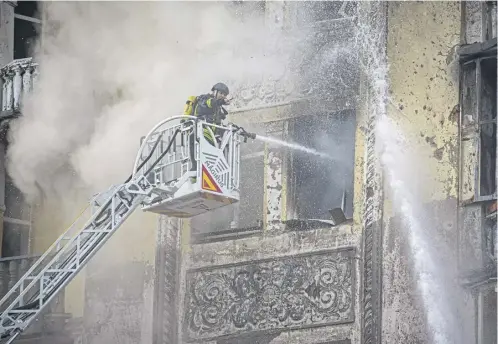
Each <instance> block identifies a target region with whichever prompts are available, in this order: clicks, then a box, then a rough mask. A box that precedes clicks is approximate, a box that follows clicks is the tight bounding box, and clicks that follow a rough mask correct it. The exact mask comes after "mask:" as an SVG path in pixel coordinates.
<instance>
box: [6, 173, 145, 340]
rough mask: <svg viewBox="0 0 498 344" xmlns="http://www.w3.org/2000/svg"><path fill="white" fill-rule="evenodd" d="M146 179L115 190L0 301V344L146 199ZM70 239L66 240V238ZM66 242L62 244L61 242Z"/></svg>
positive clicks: (23, 325) (33, 315) (23, 326)
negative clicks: (0, 310)
mask: <svg viewBox="0 0 498 344" xmlns="http://www.w3.org/2000/svg"><path fill="white" fill-rule="evenodd" d="M150 189H151V185H150V184H149V183H148V181H147V180H146V178H145V177H143V176H142V177H140V178H138V179H137V180H132V181H129V182H127V183H125V184H121V185H119V186H117V187H116V189H115V191H114V192H113V193H112V195H111V196H110V197H109V198H108V200H107V201H106V202H105V203H104V204H103V205H102V206H101V207H100V208H99V209H98V210H97V211H95V212H94V214H93V215H92V216H91V217H90V219H89V220H88V222H87V223H86V224H85V225H84V226H83V228H82V229H81V230H79V231H76V233H75V234H74V233H73V232H74V231H75V228H74V226H71V227H70V228H69V229H68V230H67V231H66V232H65V233H63V234H62V235H61V236H60V237H59V239H57V241H56V242H54V243H53V244H52V246H51V247H50V248H49V249H48V250H47V251H46V252H45V253H44V254H43V256H42V257H40V258H39V259H38V260H37V261H36V263H35V264H34V265H33V266H32V267H31V268H30V269H29V270H28V271H27V272H26V274H25V275H24V276H22V277H21V279H20V280H19V281H18V282H17V283H16V285H15V286H14V287H13V288H12V289H11V290H10V291H9V292H8V293H7V294H6V295H5V296H4V297H3V298H2V300H0V307H2V313H1V315H0V343H2V344H3V343H5V344H7V343H11V342H12V341H13V340H14V339H16V338H17V337H18V336H19V335H20V334H21V333H22V332H23V331H24V330H25V329H26V328H27V327H28V326H29V325H30V323H31V322H32V321H33V320H35V319H36V318H37V317H38V316H39V315H40V313H41V312H42V310H43V309H44V308H45V307H46V306H47V305H48V304H49V302H50V301H51V300H52V299H53V298H54V297H55V296H56V295H57V293H58V292H59V291H61V290H62V289H64V287H65V286H66V285H67V284H68V283H69V282H70V281H71V280H72V279H73V278H74V277H75V276H76V275H77V274H78V272H79V271H80V270H81V269H82V268H83V267H84V266H85V264H86V263H87V262H88V261H89V260H90V259H91V258H92V257H93V255H95V253H96V252H97V251H98V250H99V249H100V247H102V245H104V243H105V242H106V241H107V240H108V239H109V238H110V237H111V236H112V234H114V233H115V232H116V230H117V229H118V228H119V227H120V226H121V225H122V224H123V222H124V221H125V220H126V219H127V218H128V216H130V214H131V213H132V212H133V211H134V210H135V209H136V208H137V207H138V206H139V205H140V203H141V202H142V201H143V200H144V198H145V197H147V194H148V191H149V190H150ZM68 237H69V238H70V239H69V240H67V238H68ZM64 240H67V242H66V243H64V244H63V241H64Z"/></svg>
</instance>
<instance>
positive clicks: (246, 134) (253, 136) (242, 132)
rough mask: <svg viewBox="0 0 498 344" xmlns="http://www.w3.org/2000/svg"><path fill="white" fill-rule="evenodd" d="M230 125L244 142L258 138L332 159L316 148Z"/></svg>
mask: <svg viewBox="0 0 498 344" xmlns="http://www.w3.org/2000/svg"><path fill="white" fill-rule="evenodd" d="M231 125H232V126H233V127H234V128H235V129H236V130H237V131H238V133H239V135H241V136H242V137H244V142H247V139H248V138H250V139H253V140H260V141H263V142H267V143H273V144H276V145H279V146H284V147H288V148H291V149H294V150H298V151H301V152H305V153H309V154H313V155H316V156H319V157H321V158H325V159H329V160H334V159H332V157H331V156H330V155H328V154H325V153H322V152H319V151H317V150H316V149H313V148H308V147H305V146H302V145H300V144H297V143H294V142H287V141H283V140H279V139H276V138H274V137H269V136H263V135H259V134H258V135H257V134H254V133H249V132H247V131H246V130H245V129H244V128H242V127H239V126H237V125H235V124H233V123H231Z"/></svg>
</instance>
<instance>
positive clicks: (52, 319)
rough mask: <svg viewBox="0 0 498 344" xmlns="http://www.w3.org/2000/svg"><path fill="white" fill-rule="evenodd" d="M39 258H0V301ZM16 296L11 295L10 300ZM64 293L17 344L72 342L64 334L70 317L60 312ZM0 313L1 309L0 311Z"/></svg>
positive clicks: (64, 343)
mask: <svg viewBox="0 0 498 344" xmlns="http://www.w3.org/2000/svg"><path fill="white" fill-rule="evenodd" d="M38 258H39V256H17V257H8V258H0V299H1V298H3V297H4V296H5V295H6V294H7V292H8V291H9V289H11V288H12V287H13V286H14V285H15V284H16V283H17V282H18V281H19V279H20V278H21V277H22V276H23V275H24V274H25V273H26V272H27V271H28V269H29V268H30V267H31V266H32V265H33V263H34V262H35V261H36V260H37V259H38ZM15 297H16V295H12V297H11V298H12V299H13V298H15ZM63 300H64V293H61V294H59V295H58V296H57V297H56V298H55V299H54V300H53V301H52V304H51V305H50V306H49V308H48V309H47V310H45V311H44V312H43V313H42V315H41V317H40V318H41V319H40V320H42V321H35V322H34V323H33V324H31V326H30V327H28V329H27V330H26V332H25V333H24V334H23V335H22V336H21V337H20V338H19V340H18V342H19V343H26V344H33V343H36V344H40V343H51V344H53V343H63V344H69V343H72V342H73V340H72V338H70V336H68V334H67V333H66V330H67V329H66V326H67V324H68V321H69V318H70V315H69V314H65V313H63V312H61V307H62V303H61V302H62V301H63ZM0 311H1V309H0Z"/></svg>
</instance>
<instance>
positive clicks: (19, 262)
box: [0, 256, 38, 299]
mask: <svg viewBox="0 0 498 344" xmlns="http://www.w3.org/2000/svg"><path fill="white" fill-rule="evenodd" d="M36 259H38V256H17V257H8V258H0V299H1V298H2V297H4V296H5V294H7V292H8V291H9V290H10V289H11V288H12V287H14V285H15V284H16V283H17V281H19V279H20V278H21V277H22V276H23V275H24V274H25V273H26V271H28V269H29V268H30V267H31V265H33V263H34V262H35V261H36Z"/></svg>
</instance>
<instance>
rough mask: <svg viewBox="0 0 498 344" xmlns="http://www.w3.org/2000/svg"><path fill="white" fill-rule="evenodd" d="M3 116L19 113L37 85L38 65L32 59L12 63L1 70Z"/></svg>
mask: <svg viewBox="0 0 498 344" xmlns="http://www.w3.org/2000/svg"><path fill="white" fill-rule="evenodd" d="M0 77H1V80H2V114H3V115H6V114H9V113H16V112H19V111H20V109H21V105H22V100H23V98H24V97H25V95H26V94H27V93H28V92H30V91H31V90H32V89H33V87H34V85H35V84H36V79H37V77H38V64H37V63H35V62H33V59H32V58H31V57H28V58H25V59H18V60H14V61H12V62H10V63H9V64H7V65H5V66H4V67H2V68H1V69H0Z"/></svg>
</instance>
